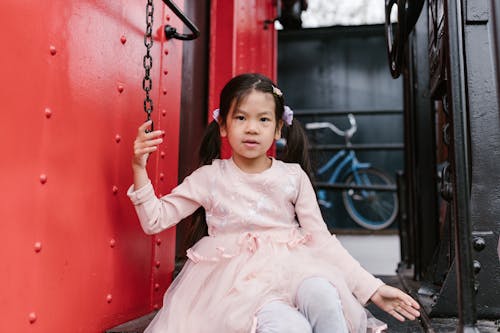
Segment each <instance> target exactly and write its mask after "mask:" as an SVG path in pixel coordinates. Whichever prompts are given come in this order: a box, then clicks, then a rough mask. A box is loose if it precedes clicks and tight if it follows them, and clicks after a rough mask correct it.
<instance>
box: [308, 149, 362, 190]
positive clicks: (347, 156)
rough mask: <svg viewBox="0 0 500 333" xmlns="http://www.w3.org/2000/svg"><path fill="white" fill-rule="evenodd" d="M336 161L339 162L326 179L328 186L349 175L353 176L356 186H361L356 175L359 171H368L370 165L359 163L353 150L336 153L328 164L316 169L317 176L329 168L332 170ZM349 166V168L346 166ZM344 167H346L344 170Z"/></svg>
mask: <svg viewBox="0 0 500 333" xmlns="http://www.w3.org/2000/svg"><path fill="white" fill-rule="evenodd" d="M337 161H340V162H339V163H338V164H337V166H336V167H335V169H334V171H333V173H332V175H331V176H330V178H329V179H328V183H329V184H334V183H336V182H337V180H338V179H343V178H344V177H346V176H347V175H349V174H350V173H353V174H354V178H355V179H356V183H357V184H361V180H360V179H359V175H358V173H357V171H358V170H360V169H368V168H370V167H371V164H370V163H361V162H359V160H358V158H357V157H356V153H355V152H354V150H346V149H342V150H340V151H338V152H337V153H336V154H335V155H333V157H332V158H330V160H328V162H326V163H325V164H324V165H323V166H322V167H321V168H319V169H318V172H317V173H318V175H322V174H324V173H325V172H326V171H328V170H329V169H330V168H332V167H333V166H334V165H335V164H336V163H337ZM348 165H349V166H348ZM346 166H348V167H347V168H346Z"/></svg>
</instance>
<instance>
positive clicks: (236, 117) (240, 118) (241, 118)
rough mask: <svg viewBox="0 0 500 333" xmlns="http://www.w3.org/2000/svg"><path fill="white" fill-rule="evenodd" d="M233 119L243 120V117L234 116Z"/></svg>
mask: <svg viewBox="0 0 500 333" xmlns="http://www.w3.org/2000/svg"><path fill="white" fill-rule="evenodd" d="M234 118H235V119H237V120H245V116H242V115H236V116H234Z"/></svg>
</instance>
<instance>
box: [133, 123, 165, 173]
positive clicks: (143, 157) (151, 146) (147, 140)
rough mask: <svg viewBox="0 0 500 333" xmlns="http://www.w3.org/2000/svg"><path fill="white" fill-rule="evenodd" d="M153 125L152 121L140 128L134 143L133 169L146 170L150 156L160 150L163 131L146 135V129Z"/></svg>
mask: <svg viewBox="0 0 500 333" xmlns="http://www.w3.org/2000/svg"><path fill="white" fill-rule="evenodd" d="M150 125H151V120H149V121H146V122H145V123H144V124H142V125H141V126H139V129H138V132H137V137H136V138H135V141H134V158H133V159H132V167H133V168H139V169H145V168H146V163H147V160H148V156H149V154H151V153H152V152H154V151H155V150H157V149H158V145H159V144H160V143H162V142H163V139H162V138H161V136H162V135H163V133H164V132H163V131H161V130H157V131H153V132H150V133H146V129H147V128H148V127H149V126H150Z"/></svg>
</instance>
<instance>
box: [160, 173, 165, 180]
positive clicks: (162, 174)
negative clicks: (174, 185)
mask: <svg viewBox="0 0 500 333" xmlns="http://www.w3.org/2000/svg"><path fill="white" fill-rule="evenodd" d="M163 178H165V174H164V173H163V172H160V180H163Z"/></svg>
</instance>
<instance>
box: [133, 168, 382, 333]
mask: <svg viewBox="0 0 500 333" xmlns="http://www.w3.org/2000/svg"><path fill="white" fill-rule="evenodd" d="M127 194H128V196H129V197H130V199H131V201H132V203H133V204H134V205H135V209H136V212H137V215H138V217H139V220H140V223H141V226H142V228H143V229H144V231H145V232H146V233H147V234H154V233H158V232H160V231H162V230H164V229H166V228H169V227H171V226H174V225H175V224H176V223H178V222H179V221H180V220H181V219H183V218H185V217H187V216H189V215H190V214H192V213H193V212H194V211H195V210H196V209H197V208H199V207H200V206H203V207H204V208H205V210H206V220H207V225H208V234H209V235H208V236H206V237H204V238H202V239H201V240H199V241H198V242H197V243H196V244H195V245H194V246H193V247H192V248H190V249H189V250H188V251H187V257H188V259H189V260H188V261H187V262H186V264H185V266H184V268H183V269H182V271H181V272H180V274H179V276H178V277H177V278H176V279H175V280H174V281H173V282H172V284H171V286H170V287H169V289H168V290H167V292H166V293H165V296H164V302H163V307H162V308H161V310H160V311H159V312H158V313H157V315H156V316H155V318H154V319H153V321H152V322H151V324H150V325H149V327H148V328H147V330H146V331H145V332H146V333H202V332H203V333H253V332H255V329H256V323H257V318H256V313H257V312H258V310H259V309H260V308H261V307H262V306H263V305H264V304H266V303H268V302H270V301H273V300H281V301H284V302H287V303H288V304H290V305H292V306H295V305H294V304H295V299H294V298H295V294H296V291H297V289H298V286H299V285H300V283H301V282H302V281H303V280H304V279H306V278H308V277H312V276H319V277H324V278H326V279H327V280H328V281H330V282H331V283H332V284H333V285H334V286H335V287H336V288H337V290H338V292H339V295H340V298H341V302H342V308H343V312H344V316H345V318H346V322H347V325H348V328H349V331H350V332H351V333H354V332H356V333H360V332H363V333H364V332H367V330H369V329H373V328H374V327H373V326H377V327H378V328H382V327H383V323H381V322H379V321H377V320H372V319H370V320H368V319H367V316H368V318H370V314H369V313H368V312H367V311H366V310H365V309H364V307H363V305H364V304H365V303H366V302H367V301H368V300H369V299H370V297H371V296H372V295H373V293H374V292H375V291H376V289H377V288H378V287H379V286H380V285H382V284H383V282H382V281H380V280H379V279H377V278H375V277H374V276H373V275H371V274H370V273H368V272H367V271H365V270H364V269H363V268H362V267H361V266H360V265H359V263H358V262H357V261H356V260H355V259H354V258H352V257H351V255H349V253H348V252H347V251H346V250H345V249H344V248H343V247H342V245H341V244H340V242H339V241H338V240H337V239H336V237H335V236H333V235H331V234H330V233H329V231H328V229H327V227H326V224H325V223H324V221H323V219H322V216H321V212H320V209H319V207H318V204H317V201H316V196H315V192H314V189H313V187H312V185H311V183H310V181H309V178H308V177H307V175H306V174H305V172H304V171H303V170H302V169H301V167H300V166H299V165H298V164H291V163H284V162H281V161H279V160H275V159H273V161H272V166H271V167H270V168H269V169H267V170H265V171H263V172H261V173H257V174H248V173H245V172H243V171H242V170H241V169H239V168H238V166H236V164H235V163H234V161H233V160H232V159H226V160H214V161H213V163H212V164H211V165H206V166H203V167H201V168H199V169H198V170H196V171H195V172H193V173H192V174H191V175H190V176H188V177H186V179H185V180H184V181H183V182H182V183H181V184H180V185H178V186H177V187H176V188H175V189H174V190H173V191H172V192H171V193H170V194H168V195H166V196H163V197H161V198H157V197H156V195H155V194H154V190H153V187H152V185H151V183H148V184H147V185H145V186H143V187H142V188H140V189H138V190H136V191H134V190H133V186H132V187H131V188H130V189H129V191H128V193H127Z"/></svg>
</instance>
